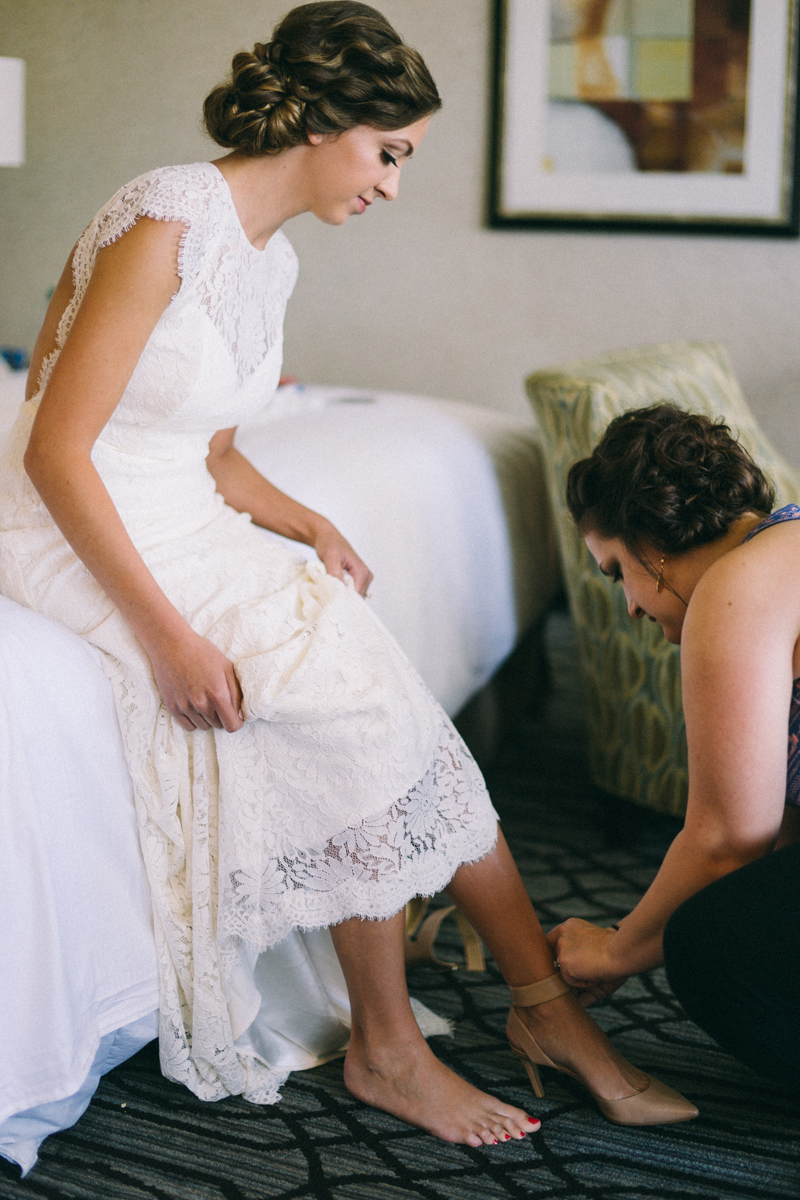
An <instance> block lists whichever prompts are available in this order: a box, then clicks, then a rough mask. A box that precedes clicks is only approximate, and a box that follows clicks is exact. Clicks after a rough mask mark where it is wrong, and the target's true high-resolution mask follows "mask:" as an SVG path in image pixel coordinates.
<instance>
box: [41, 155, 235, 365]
mask: <svg viewBox="0 0 800 1200" xmlns="http://www.w3.org/2000/svg"><path fill="white" fill-rule="evenodd" d="M213 192H214V170H213V168H212V167H210V166H209V164H208V163H194V164H193V165H191V166H179V167H160V168H158V169H157V170H155V171H148V173H147V174H146V175H139V176H138V177H137V178H136V179H132V180H131V182H130V183H126V184H125V186H124V187H121V188H120V189H119V191H118V192H116V193H115V194H114V195H113V196H112V197H111V199H110V200H109V201H108V203H107V204H105V205H104V206H103V207H102V208H101V209H100V211H99V212H98V213H97V215H96V216H95V218H94V219H93V220H92V222H91V223H90V224H89V225H88V226H87V228H86V229H85V230H84V232H83V233H82V234H81V236H80V238H79V239H78V243H77V245H76V247H75V252H74V254H73V258H72V278H73V282H74V285H75V290H74V292H73V296H72V300H71V301H70V303H69V304H68V305H67V307H66V309H65V311H64V314H63V316H62V318H61V321H60V323H59V327H58V333H57V334H56V351H55V353H57V352H58V351H59V350H60V349H61V348H62V347H63V345H64V342H65V341H66V339H67V335H68V333H69V331H70V329H71V327H72V322H73V320H74V319H75V313H76V312H77V311H78V308H79V307H80V303H81V300H82V299H83V296H84V293H85V291H86V288H87V286H88V283H89V279H90V277H91V274H92V270H93V268H94V262H95V259H96V257H97V252H98V251H99V250H101V249H102V248H103V247H104V246H108V245H110V244H111V243H112V242H115V241H116V240H117V238H120V237H122V235H123V234H124V233H127V231H128V230H129V229H131V228H132V227H133V226H134V225H135V224H136V222H137V220H138V219H139V217H152V218H153V219H154V220H156V221H179V222H180V223H181V224H182V225H183V226H184V233H183V235H182V236H181V240H180V244H179V247H178V263H177V269H178V275H179V277H180V279H181V281H182V282H187V281H191V279H192V278H193V277H194V276H195V274H196V273H197V271H198V269H199V266H200V260H201V254H202V245H203V240H204V234H205V229H206V225H207V222H208V212H209V205H210V203H211V197H212V195H213ZM52 358H53V355H48V357H47V359H45V362H44V363H43V364H42V375H41V377H40V387H41V386H43V383H44V382H45V379H46V374H47V369H48V367H49V366H51V360H52Z"/></svg>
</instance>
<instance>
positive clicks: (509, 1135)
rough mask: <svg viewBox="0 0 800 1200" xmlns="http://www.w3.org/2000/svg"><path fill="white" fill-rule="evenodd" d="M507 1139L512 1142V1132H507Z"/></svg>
mask: <svg viewBox="0 0 800 1200" xmlns="http://www.w3.org/2000/svg"><path fill="white" fill-rule="evenodd" d="M506 1141H507V1142H510V1141H511V1134H510V1133H507V1134H506Z"/></svg>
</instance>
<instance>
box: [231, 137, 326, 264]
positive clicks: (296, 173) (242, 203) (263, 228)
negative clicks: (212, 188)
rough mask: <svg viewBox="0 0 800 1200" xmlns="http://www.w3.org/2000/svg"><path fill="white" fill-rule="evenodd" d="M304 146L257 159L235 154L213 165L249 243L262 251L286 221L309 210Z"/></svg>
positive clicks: (305, 148) (235, 152)
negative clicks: (228, 190) (227, 191)
mask: <svg viewBox="0 0 800 1200" xmlns="http://www.w3.org/2000/svg"><path fill="white" fill-rule="evenodd" d="M306 150H307V147H305V146H294V147H293V148H292V149H290V150H284V151H282V152H281V153H280V154H264V155H260V156H258V157H251V156H249V155H245V154H240V153H238V152H237V151H235V150H234V151H233V152H232V153H231V154H226V155H225V156H224V157H223V158H217V159H214V162H213V165H214V166H215V167H216V168H217V170H218V171H219V172H220V174H221V175H222V176H223V178H224V179H225V182H226V183H227V185H228V187H229V188H230V191H231V197H232V199H233V205H234V208H235V209H236V214H237V216H238V218H239V220H240V222H241V225H242V228H243V230H244V232H245V236H246V237H247V239H248V241H249V242H251V243H252V245H253V246H255V247H256V249H257V250H263V249H264V247H265V246H266V244H267V242H268V241H269V239H270V238H271V237H272V235H273V233H275V232H276V231H277V230H278V229H280V227H281V225H283V223H284V221H288V220H289V219H290V218H291V217H296V216H298V215H299V214H300V213H302V212H306V211H307V209H308V203H307V200H306V197H305V190H306V189H305V187H304V181H305V167H306V162H305V159H306Z"/></svg>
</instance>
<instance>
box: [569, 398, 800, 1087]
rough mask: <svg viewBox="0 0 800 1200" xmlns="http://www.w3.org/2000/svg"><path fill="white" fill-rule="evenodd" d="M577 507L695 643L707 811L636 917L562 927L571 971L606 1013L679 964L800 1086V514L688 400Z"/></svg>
mask: <svg viewBox="0 0 800 1200" xmlns="http://www.w3.org/2000/svg"><path fill="white" fill-rule="evenodd" d="M567 499H568V503H569V507H570V510H571V512H572V516H573V518H574V519H575V521H576V523H577V525H578V528H579V530H580V532H581V533H582V534H583V536H584V539H585V541H586V544H587V546H588V547H589V549H590V551H591V552H592V554H593V555H594V557H595V559H596V560H597V563H598V565H599V567H600V570H601V571H602V572H603V573H604V574H605V575H609V576H611V578H613V579H615V580H619V581H620V583H621V584H622V587H623V588H624V590H625V596H626V598H627V601H628V610H629V612H630V614H631V617H633V618H634V619H638V618H642V617H647V618H648V620H650V621H657V622H658V623H659V624H660V625H661V627H662V629H663V630H664V634H665V636H666V637H667V638H668V640H669V641H671V642H674V643H680V646H681V675H682V681H683V684H682V686H683V709H684V714H685V718H686V734H687V739H688V748H689V802H688V807H687V811H686V824H685V827H684V829H683V830H682V831H681V832H680V833H679V834H678V836H677V837H676V838H675V840H674V842H673V843H672V845H671V846H670V848H669V851H668V853H667V855H666V857H665V859H664V862H663V865H662V867H661V869H660V871H659V873H658V875H657V876H656V878H655V880H654V881H653V883H652V884H651V886H650V888H649V889H648V891H647V892H646V894H645V895H644V897H643V898H642V900H641V901H640V902H639V904H638V905H637V906H636V908H635V909H634V910H633V912H631V913H630V914H629V915H628V916H627V917H625V919H624V920H623V921H621V922H620V924H619V925H618V926H615V927H614V928H612V929H600V928H598V927H597V926H595V925H591V924H590V923H589V922H587V921H580V920H575V919H572V920H569V921H566V922H564V924H562V925H561V926H559V927H558V929H556V930H553V932H552V934H551V935H550V938H551V943H552V944H553V946H554V947H555V948H556V950H557V954H558V961H559V963H560V966H561V970H562V973H563V974H564V976H565V978H567V979H568V980H569V981H570V982H571V983H573V984H574V985H575V986H577V987H580V988H583V989H584V991H585V996H584V999H585V1000H586V1001H587V1002H589V1001H590V1000H591V999H592V998H595V997H599V996H602V995H607V994H608V993H609V992H611V991H613V990H614V988H615V987H617V986H618V985H619V984H620V983H621V982H622V981H623V979H624V978H625V977H627V976H628V975H631V974H633V973H634V972H637V971H645V970H648V969H649V968H651V967H655V966H657V965H658V964H659V963H661V962H662V961H666V967H667V975H668V978H669V981H670V983H671V985H672V987H673V989H674V991H675V993H676V994H677V996H678V998H679V999H680V1000H681V1002H682V1003H683V1005H684V1007H685V1008H686V1010H687V1011H688V1013H689V1015H690V1016H691V1017H693V1019H694V1020H695V1021H696V1022H697V1023H698V1024H699V1025H701V1026H702V1027H703V1028H704V1029H706V1030H707V1031H708V1032H709V1033H711V1034H712V1035H713V1037H715V1038H716V1039H717V1041H718V1042H720V1044H721V1045H722V1046H724V1047H725V1048H726V1049H727V1050H729V1051H730V1052H731V1053H732V1054H734V1055H736V1056H737V1057H738V1058H740V1059H741V1060H742V1061H743V1062H746V1063H747V1064H748V1065H750V1066H751V1067H753V1068H754V1069H756V1070H758V1071H760V1072H761V1073H762V1074H765V1075H768V1076H770V1077H771V1078H772V1079H774V1080H776V1081H777V1082H780V1083H782V1084H783V1085H785V1086H787V1087H789V1088H792V1089H794V1090H797V1089H798V1086H799V1085H798V1079H800V1045H798V1040H797V996H798V994H799V993H800V845H798V844H796V841H797V836H798V833H800V821H798V817H800V812H798V806H800V508H798V507H797V506H796V505H792V504H790V505H787V506H786V507H784V508H781V509H779V510H778V511H777V512H772V507H773V503H774V492H773V489H772V487H771V486H770V485H769V483H768V481H767V480H766V479H765V477H764V475H763V473H762V472H761V470H760V469H759V468H758V467H757V466H756V464H755V463H754V462H753V460H752V459H751V458H750V456H749V455H748V454H747V453H746V452H745V450H744V449H743V448H742V447H741V446H740V445H739V443H738V442H737V441H735V440H734V438H733V437H731V435H730V432H729V430H728V428H727V426H725V425H724V424H723V423H722V422H713V421H710V420H708V418H706V417H703V416H698V415H695V414H690V413H686V412H684V411H682V410H681V409H679V408H676V407H673V406H671V405H658V406H656V407H653V408H648V409H641V410H638V411H634V412H629V413H627V414H625V415H624V416H621V417H618V418H617V419H616V420H615V421H612V423H611V424H610V425H609V427H608V429H607V430H606V433H605V435H604V437H603V438H602V440H601V442H600V443H599V445H598V446H597V448H596V449H595V451H594V453H593V454H592V455H591V457H590V458H586V459H583V460H582V461H580V462H578V463H575V465H574V466H573V467H572V469H571V471H570V475H569V480H568V490H567ZM787 725H788V735H789V749H788V771H787Z"/></svg>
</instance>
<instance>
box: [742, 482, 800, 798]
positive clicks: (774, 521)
mask: <svg viewBox="0 0 800 1200" xmlns="http://www.w3.org/2000/svg"><path fill="white" fill-rule="evenodd" d="M783 521H800V507H798V506H797V505H796V504H787V505H786V506H785V507H784V508H779V509H776V511H775V512H774V513H770V515H769V516H768V517H765V518H764V520H763V521H759V523H758V525H756V527H755V529H751V530H750V532H749V533H748V535H747V537H746V538H745V539H744V540H745V542H749V541H750V538H752V537H755V536H756V534H757V533H761V531H762V530H763V529H769V527H770V525H780V524H781V523H782V522H783ZM786 803H787V804H794V805H795V806H796V807H798V808H800V679H795V681H794V686H793V688H792V703H791V707H790V709H789V767H788V771H787V773H786Z"/></svg>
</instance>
